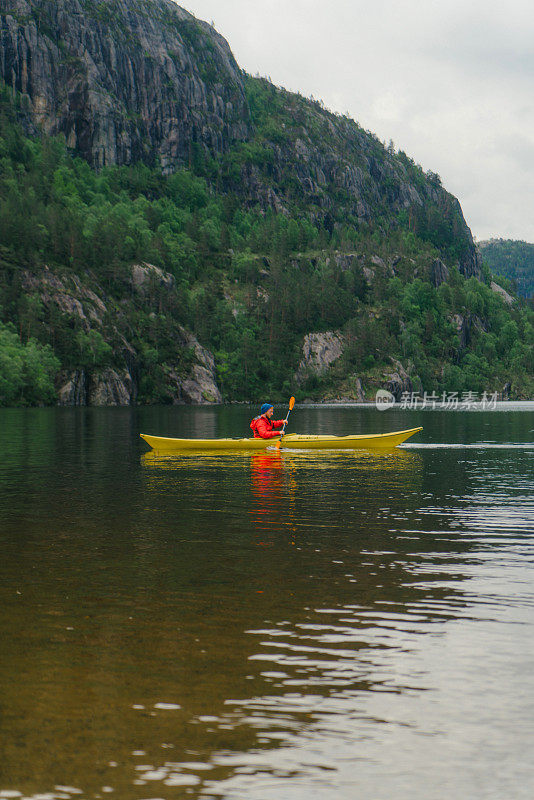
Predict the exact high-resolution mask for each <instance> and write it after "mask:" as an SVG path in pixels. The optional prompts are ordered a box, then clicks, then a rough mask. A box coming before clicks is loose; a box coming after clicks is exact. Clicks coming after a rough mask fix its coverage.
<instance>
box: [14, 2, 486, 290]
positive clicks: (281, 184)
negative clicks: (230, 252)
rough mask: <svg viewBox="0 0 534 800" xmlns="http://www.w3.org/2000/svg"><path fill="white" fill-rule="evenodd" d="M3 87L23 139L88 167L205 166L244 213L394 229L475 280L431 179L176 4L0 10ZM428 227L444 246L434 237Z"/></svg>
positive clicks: (448, 201) (466, 239) (28, 5)
mask: <svg viewBox="0 0 534 800" xmlns="http://www.w3.org/2000/svg"><path fill="white" fill-rule="evenodd" d="M0 77H1V78H3V80H4V81H5V83H6V85H7V86H9V87H11V88H12V89H13V90H14V91H15V92H17V93H18V95H19V97H20V98H21V118H22V119H23V120H24V123H25V125H26V128H27V130H28V129H37V128H40V129H42V130H44V131H45V133H47V134H51V135H53V134H63V135H64V136H65V138H66V141H67V144H68V146H69V148H71V150H72V151H73V152H75V153H77V154H79V155H81V156H83V157H84V158H85V159H86V160H87V161H88V162H89V163H90V164H91V165H93V166H95V167H97V168H99V167H102V166H104V165H109V164H131V163H135V162H138V161H144V162H145V163H147V164H149V165H151V166H153V165H160V166H161V168H162V170H163V171H164V172H172V171H174V170H175V169H176V168H177V167H178V166H184V165H185V166H197V167H198V166H199V164H204V165H205V164H206V162H212V169H211V172H212V173H213V171H215V173H217V172H218V178H217V180H218V181H219V185H220V183H221V181H222V182H223V184H224V186H225V187H226V189H227V190H229V191H235V192H239V193H240V194H241V195H242V196H243V197H244V199H245V201H246V202H247V203H248V204H249V205H254V204H259V205H260V206H261V207H262V208H264V209H266V208H272V209H274V210H276V211H277V212H281V213H285V214H287V215H289V214H290V213H291V210H292V208H293V207H294V205H295V202H298V204H299V205H300V206H301V207H302V206H304V207H306V209H307V213H308V215H309V217H310V218H311V219H312V220H318V221H319V222H320V223H321V224H324V225H326V227H327V228H328V229H330V230H333V229H334V227H335V226H336V225H342V224H343V222H344V221H346V220H347V219H350V220H352V222H353V224H356V225H358V224H362V225H368V224H370V223H371V224H374V225H375V226H378V228H379V230H380V231H381V232H382V233H384V232H385V231H386V230H387V228H388V227H389V226H390V225H398V224H399V220H400V221H402V220H404V224H405V225H406V226H407V227H408V228H409V230H412V231H414V232H415V233H418V234H421V235H423V236H428V237H429V238H430V239H431V240H433V243H434V244H436V245H437V246H438V247H443V246H445V245H446V246H447V247H448V249H449V250H451V242H452V243H453V247H452V250H451V255H452V253H454V260H456V261H457V262H458V263H459V266H460V269H461V271H462V272H463V273H464V274H465V275H466V276H470V275H478V274H479V268H480V264H479V257H478V254H477V251H476V249H475V247H474V245H473V240H472V237H471V233H470V231H469V229H468V227H467V225H466V223H465V220H464V218H463V215H462V211H461V208H460V206H459V204H458V201H457V200H456V198H454V197H453V196H452V195H450V194H449V193H448V192H446V191H445V190H444V189H443V188H442V186H441V184H440V182H439V179H438V178H437V176H433V175H429V176H425V174H424V173H423V172H422V170H420V169H419V168H416V166H415V165H414V163H413V161H411V159H409V158H408V157H406V156H404V155H403V154H401V155H399V154H396V153H395V152H394V151H392V150H391V149H388V148H385V147H384V145H382V143H381V142H380V141H379V140H378V139H377V138H376V137H374V136H373V135H371V134H369V133H368V132H366V131H364V130H362V129H361V128H360V127H359V126H358V125H357V123H355V122H354V121H353V120H351V119H349V118H347V117H342V116H339V115H336V114H332V113H330V112H328V111H327V110H326V109H324V108H323V107H322V106H321V105H320V104H319V103H316V102H314V101H310V100H307V99H305V98H302V97H300V96H299V95H295V94H292V93H290V92H285V91H284V90H282V89H279V88H277V87H274V86H272V85H270V84H268V83H267V82H265V81H260V80H257V79H253V78H250V77H249V76H246V75H245V74H244V73H243V72H242V71H241V70H240V68H239V67H238V65H237V64H236V62H235V60H234V58H233V56H232V53H231V50H230V48H229V46H228V44H227V42H226V41H225V40H224V39H223V38H222V37H221V36H220V35H219V34H218V33H217V32H216V31H215V30H214V29H213V28H212V27H211V26H210V25H208V24H207V23H205V22H201V21H199V20H197V19H195V18H194V17H193V16H192V15H191V14H189V13H188V12H187V11H185V10H184V9H182V8H180V7H179V6H177V5H176V4H175V3H174V2H172V0H54V2H50V0H0ZM265 106H267V108H268V110H269V114H268V120H267V123H266V122H265V120H266V115H265ZM236 160H237V161H238V162H239V163H238V165H236ZM435 219H439V221H440V222H439V227H440V229H446V236H445V237H443V236H442V235H441V234H440V235H439V236H438V237H437V238H436V236H434V237H433V235H432V230H433V229H434V228H436V226H435V225H434V224H433V222H432V220H434V221H435ZM429 231H431V233H429Z"/></svg>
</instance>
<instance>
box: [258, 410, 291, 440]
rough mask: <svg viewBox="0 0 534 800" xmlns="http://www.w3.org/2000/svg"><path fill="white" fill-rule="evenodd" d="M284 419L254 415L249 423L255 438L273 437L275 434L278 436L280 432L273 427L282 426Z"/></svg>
mask: <svg viewBox="0 0 534 800" xmlns="http://www.w3.org/2000/svg"><path fill="white" fill-rule="evenodd" d="M284 422H285V419H269V418H268V417H264V416H263V414H262V415H261V416H260V417H255V419H253V420H252V422H251V423H250V427H251V428H252V430H253V431H254V438H255V439H274V437H275V436H280V432H277V431H275V430H274V428H283V427H284Z"/></svg>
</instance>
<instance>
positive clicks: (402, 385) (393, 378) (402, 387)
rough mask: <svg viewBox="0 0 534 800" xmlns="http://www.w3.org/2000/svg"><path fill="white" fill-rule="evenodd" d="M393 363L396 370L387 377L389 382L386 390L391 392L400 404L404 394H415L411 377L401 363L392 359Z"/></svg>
mask: <svg viewBox="0 0 534 800" xmlns="http://www.w3.org/2000/svg"><path fill="white" fill-rule="evenodd" d="M392 361H393V364H394V366H395V370H394V372H391V373H390V374H389V375H387V376H386V379H387V380H386V384H385V387H384V388H386V389H387V390H388V392H391V394H392V395H393V396H394V397H395V400H396V401H397V402H399V401H400V400H401V398H402V395H403V393H404V392H409V393H411V392H413V384H412V381H411V378H410V376H409V375H408V373H407V372H406V370H405V369H404V367H403V366H402V364H401V363H400V361H397V360H396V359H392Z"/></svg>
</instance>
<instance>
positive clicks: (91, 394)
mask: <svg viewBox="0 0 534 800" xmlns="http://www.w3.org/2000/svg"><path fill="white" fill-rule="evenodd" d="M133 388H134V387H133V381H132V376H131V375H130V373H129V372H128V371H127V370H120V371H117V370H114V369H104V370H102V371H100V372H94V373H92V374H88V373H87V372H86V371H85V370H83V369H82V370H74V371H73V372H70V373H68V372H60V373H59V375H58V376H57V378H56V389H57V396H58V405H60V406H129V405H130V404H131V402H132V399H133V396H134V392H133Z"/></svg>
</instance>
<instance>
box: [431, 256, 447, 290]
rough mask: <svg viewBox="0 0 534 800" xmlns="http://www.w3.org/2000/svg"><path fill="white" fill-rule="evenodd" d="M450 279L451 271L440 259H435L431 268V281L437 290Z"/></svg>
mask: <svg viewBox="0 0 534 800" xmlns="http://www.w3.org/2000/svg"><path fill="white" fill-rule="evenodd" d="M448 277H449V270H448V268H447V266H446V265H445V264H444V263H443V261H442V260H441V259H440V258H436V259H434V261H433V262H432V266H431V267H430V280H431V282H432V284H433V285H434V286H435V287H436V289H437V287H438V286H441V284H442V283H445V281H446V280H447V278H448Z"/></svg>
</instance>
